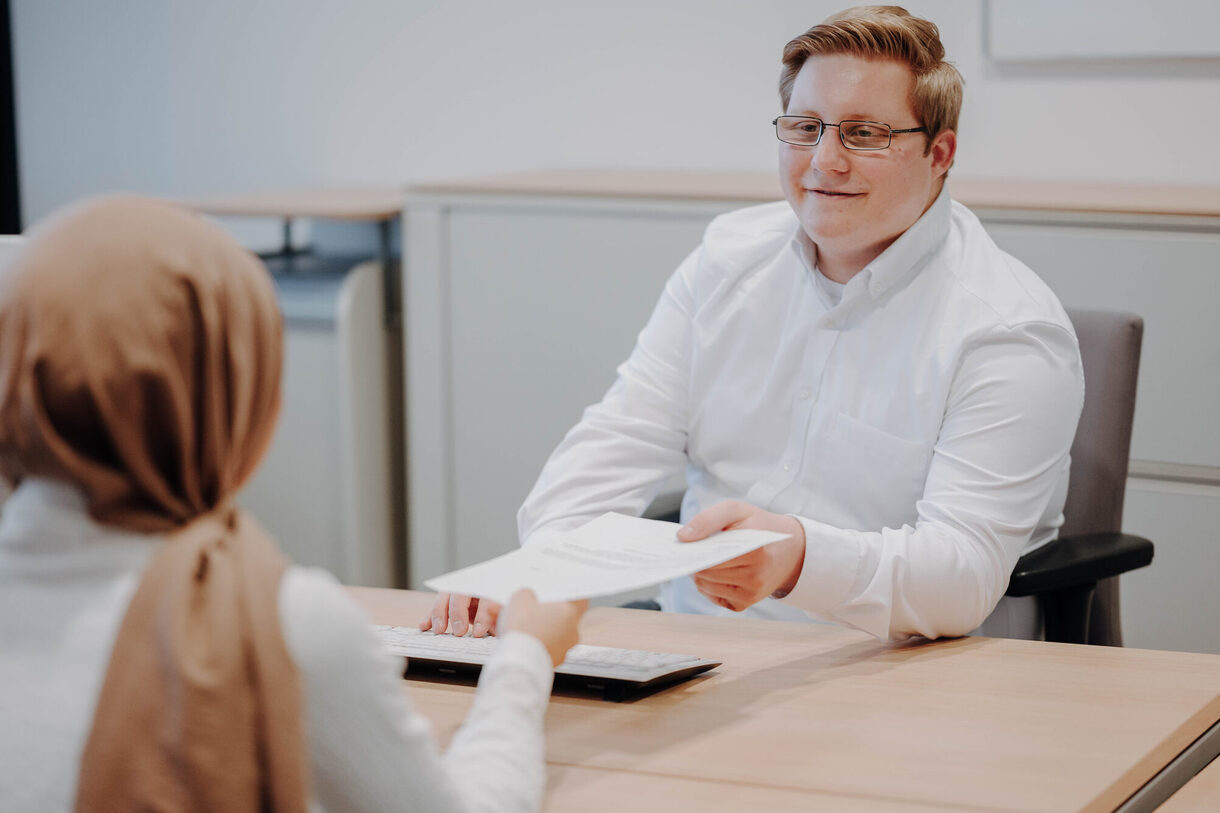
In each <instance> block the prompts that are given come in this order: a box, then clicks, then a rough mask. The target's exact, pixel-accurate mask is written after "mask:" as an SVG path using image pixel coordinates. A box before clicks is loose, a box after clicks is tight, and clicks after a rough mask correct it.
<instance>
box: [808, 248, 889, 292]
mask: <svg viewBox="0 0 1220 813" xmlns="http://www.w3.org/2000/svg"><path fill="white" fill-rule="evenodd" d="M892 242H894V241H893V240H891V241H890V243H892ZM888 246H889V244H888V243H887V244H886V245H883V246H874V247H871V248H868V249H862V250H860V251H844V252H831V251H824V250H822V248H821V247H820V246H818V247H816V248H815V251H816V252H817V254H816V256H817V264H818V271H821V272H822V275H823V276H825V277H826V279H828V280H830V281H831V282H837V283H839V284H840V285H846V284H847V283H848V282H850V281H851V278H852V277H854V276H855V275H856V274H859V273H860V272H861V271H863V270H864V267H865V266H867V265H868V264H869V263H871V262H872V261H873V260H875V259H877V258H878V257H879V256H881V252H883V251H885V249H886V248H887V247H888Z"/></svg>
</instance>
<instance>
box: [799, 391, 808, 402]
mask: <svg viewBox="0 0 1220 813" xmlns="http://www.w3.org/2000/svg"><path fill="white" fill-rule="evenodd" d="M800 397H801V400H802V401H804V400H805V399H806V398H808V397H809V390H801V396H800Z"/></svg>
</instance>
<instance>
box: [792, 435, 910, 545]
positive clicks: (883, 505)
mask: <svg viewBox="0 0 1220 813" xmlns="http://www.w3.org/2000/svg"><path fill="white" fill-rule="evenodd" d="M810 451H811V455H810V458H809V461H808V467H809V470H810V471H811V472H812V476H811V477H810V483H811V486H812V489H811V490H812V492H813V493H812V494H811V495H810V498H811V499H810V502H811V503H812V504H811V505H810V506H809V510H810V511H811V514H810V516H811V518H812V519H817V520H820V521H822V522H826V523H828V524H830V525H834V526H837V527H840V528H853V529H855V530H861V531H878V530H881V529H882V528H900V527H902V526H903V525H907V524H911V525H913V524H914V523H915V519H916V511H915V504H916V502H918V501H919V499H920V497H922V495H923V489H924V482H925V481H926V480H927V476H928V464H929V461H930V460H931V457H932V447H931V444H923V443H919V442H916V441H913V440H908V439H907V438H902V437H899V436H897V435H893V434H891V433H889V432H887V431H885V430H883V429H878V428H877V427H875V426H872V425H870V424H867V423H865V422H863V421H861V420H859V419H858V418H853V417H852V416H850V415H847V414H845V413H842V412H840V413H838V414H836V415H835V416H834V418H833V419H832V420H831V424H830V428H829V431H827V432H823V433H821V434H820V435H819V436H818V437H817V438H815V439H814V441H813V444H812V448H811V450H810Z"/></svg>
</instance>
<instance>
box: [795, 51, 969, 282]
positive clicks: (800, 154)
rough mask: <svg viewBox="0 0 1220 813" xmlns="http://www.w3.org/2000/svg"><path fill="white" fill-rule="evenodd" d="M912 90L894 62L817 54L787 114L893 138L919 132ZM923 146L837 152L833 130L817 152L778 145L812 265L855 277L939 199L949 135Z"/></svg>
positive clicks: (913, 137) (910, 139)
mask: <svg viewBox="0 0 1220 813" xmlns="http://www.w3.org/2000/svg"><path fill="white" fill-rule="evenodd" d="M914 83H915V77H914V75H913V74H912V73H911V70H910V69H909V68H908V67H907V66H905V65H903V64H902V63H900V62H893V61H889V60H867V59H861V58H859V57H855V56H848V55H839V54H836V55H831V56H814V57H810V58H809V60H808V61H806V62H805V64H804V66H802V68H801V70H800V73H798V74H797V76H796V82H795V83H794V85H793V88H792V98H791V99H790V100H789V103H788V109H787V110H786V111H785V113H786V114H787V115H790V116H813V117H816V118H819V119H822V120H823V121H825V122H829V123H831V124H837V123H839V122H840V121H842V120H844V119H862V120H865V121H876V122H881V123H883V124H888V125H889V126H890V127H892V128H893V129H895V130H901V129H906V128H908V127H919V126H921V125H922V124H923V122H921V121H919V120H918V119H917V118H916V117H915V112H914V110H913V109H912V108H911V102H910V98H911V90H912V88H913V87H914ZM926 138H927V136H926V135H925V134H924V133H909V134H902V135H894V136H893V137H892V139H891V141H890V146H889V148H888V149H884V150H876V151H854V150H848V149H847V148H846V147H844V146H843V142H842V141H840V140H839V131H838V129H837V128H834V127H827V128H825V130H824V132H823V133H822V140H821V142H820V143H819V144H818V145H817V146H816V147H801V146H795V145H792V144H783V143H781V144H780V151H779V167H780V182H781V184H782V185H783V187H784V195H785V196H786V197H787V198H788V203H789V204H790V205H791V206H792V209H793V211H795V212H796V215H797V217H798V218H799V219H800V222H801V226H802V227H803V228H804V230H805V233H806V234H807V235H809V239H811V240H812V241H813V242H814V243H815V244H816V245H817V247H818V257H819V265H820V266H821V267H822V269H823V271H824V272H826V273H827V275H828V276H831V277H832V278H839V277H843V276H850V275H851V274H854V273H855V272H856V271H859V270H860V269H861V268H863V267H864V266H865V265H867V264H868V263H869V262H871V261H872V260H873V259H874V258H876V256H877V255H878V254H880V253H881V252H882V251H884V250H885V249H886V247H888V246H889V245H890V243H892V242H894V240H895V239H897V238H898V236H899V235H901V234H902V233H903V232H904V231H906V230H907V229H908V228H910V226H911V225H912V224H913V223H914V222H915V221H916V220H918V219H919V217H920V215H922V214H923V213H924V211H925V210H926V209H927V208H928V207H929V206H930V205H931V204H932V201H934V200H935V199H936V194H937V193H938V192H939V186H940V184H939V179H940V178H941V177H942V176H943V175H944V174H945V172H946V171H947V170H948V168H949V165H950V164H951V163H952V161H953V152H954V149H955V147H956V137H955V135H954V134H953V133H952V132H946V133H942V134H941V135H940V136H938V137H937V138H936V139H935V140H934V141H933V143H932V149H931V150H930V151H929V152H928V153H927V154H926V155H925V154H924V148H925V145H926V143H927V141H926ZM844 271H846V272H847V273H846V274H844ZM839 281H840V282H842V281H844V280H843V279H839Z"/></svg>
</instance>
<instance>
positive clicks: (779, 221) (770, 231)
mask: <svg viewBox="0 0 1220 813" xmlns="http://www.w3.org/2000/svg"><path fill="white" fill-rule="evenodd" d="M797 228H798V224H797V220H796V215H794V214H793V213H792V208H791V207H790V206H789V205H788V203H787V202H786V201H776V202H775V203H764V204H761V205H758V206H747V207H746V208H744V209H736V210H734V211H732V212H726V213H725V214H722V215H719V216H718V217H716V218H715V219H714V220H712V222H711V223H709V224H708V227H707V230H706V231H705V232H704V233H703V245H702V254H703V258H704V263H705V265H708V266H711V267H715V268H718V269H719V270H720V272H722V273H724V272H728V273H736V272H740V271H743V270H746V269H748V268H751V267H754V266H756V265H757V264H758V263H760V262H762V261H765V260H767V259H769V258H771V257H774V256H775V255H776V253H777V252H779V251H782V250H784V249H785V248H786V247H787V245H788V243H789V242H791V240H792V237H793V236H794V235H795V234H796V230H797Z"/></svg>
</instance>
